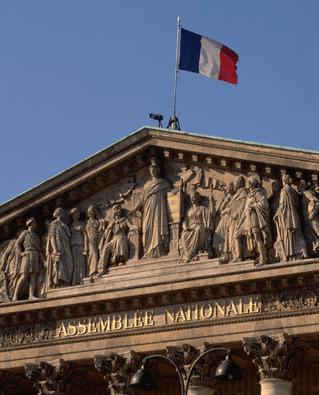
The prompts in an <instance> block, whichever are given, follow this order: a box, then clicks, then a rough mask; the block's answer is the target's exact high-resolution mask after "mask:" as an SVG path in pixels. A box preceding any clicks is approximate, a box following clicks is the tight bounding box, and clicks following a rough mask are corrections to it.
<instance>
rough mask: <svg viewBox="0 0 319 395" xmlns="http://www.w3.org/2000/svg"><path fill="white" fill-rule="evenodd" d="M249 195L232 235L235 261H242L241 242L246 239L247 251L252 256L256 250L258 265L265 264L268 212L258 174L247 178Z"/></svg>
mask: <svg viewBox="0 0 319 395" xmlns="http://www.w3.org/2000/svg"><path fill="white" fill-rule="evenodd" d="M248 187H249V193H248V195H247V196H246V202H245V207H244V210H243V212H242V215H241V217H240V220H239V221H238V223H237V228H236V231H235V233H234V243H235V249H236V258H235V259H236V260H237V261H241V260H243V255H242V245H241V241H242V239H243V238H245V239H246V242H247V248H248V251H249V252H250V253H251V254H252V255H254V250H255V247H257V250H258V261H257V263H258V264H259V265H263V264H265V263H267V259H268V258H267V246H268V247H269V246H270V242H271V231H270V211H269V203H268V199H267V193H266V190H265V189H264V188H263V187H262V183H261V179H260V177H259V175H258V174H252V175H250V176H249V177H248Z"/></svg>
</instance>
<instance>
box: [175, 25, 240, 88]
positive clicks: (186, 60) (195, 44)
mask: <svg viewBox="0 0 319 395" xmlns="http://www.w3.org/2000/svg"><path fill="white" fill-rule="evenodd" d="M237 61H238V55H237V54H236V52H234V51H232V50H231V49H229V48H228V47H226V46H225V45H223V44H221V43H219V42H217V41H215V40H212V39H210V38H207V37H203V36H200V35H199V34H196V33H193V32H190V31H188V30H185V29H183V28H182V29H181V45H180V57H179V69H180V70H186V71H192V72H193V73H199V74H201V75H204V76H205V77H209V78H213V79H215V80H221V81H226V82H230V83H231V84H237V81H238V77H237V74H236V70H237V67H236V63H237Z"/></svg>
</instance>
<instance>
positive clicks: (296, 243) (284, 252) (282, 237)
mask: <svg viewBox="0 0 319 395" xmlns="http://www.w3.org/2000/svg"><path fill="white" fill-rule="evenodd" d="M282 183H283V187H282V189H281V191H280V201H279V207H278V211H277V213H276V214H275V216H274V221H275V222H276V226H277V234H278V236H277V240H276V242H275V244H274V248H275V250H276V253H277V255H278V256H279V257H280V259H281V260H282V261H289V260H298V259H301V258H306V257H307V256H308V255H307V247H306V242H305V239H304V237H303V235H302V233H301V224H300V218H299V214H298V212H299V207H298V205H299V195H298V192H297V191H295V190H294V188H293V187H292V186H291V184H292V179H291V177H290V176H289V175H284V176H283V177H282Z"/></svg>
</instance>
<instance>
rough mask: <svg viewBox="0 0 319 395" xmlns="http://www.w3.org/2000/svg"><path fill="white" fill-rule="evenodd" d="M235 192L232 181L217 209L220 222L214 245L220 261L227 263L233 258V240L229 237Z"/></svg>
mask: <svg viewBox="0 0 319 395" xmlns="http://www.w3.org/2000/svg"><path fill="white" fill-rule="evenodd" d="M234 193H235V191H234V183H233V182H230V183H229V184H228V185H227V187H226V191H225V196H224V198H223V200H222V201H221V203H220V206H219V208H218V210H217V211H218V214H219V223H218V225H217V228H216V230H215V233H214V241H213V247H214V249H215V251H217V254H218V256H219V262H220V263H227V262H229V261H230V259H231V240H230V238H229V230H228V222H229V210H230V202H231V199H232V197H233V195H234Z"/></svg>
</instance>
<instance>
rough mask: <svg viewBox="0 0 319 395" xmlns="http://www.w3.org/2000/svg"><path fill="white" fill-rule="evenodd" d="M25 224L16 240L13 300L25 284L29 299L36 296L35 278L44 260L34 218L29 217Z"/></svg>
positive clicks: (16, 298) (15, 299)
mask: <svg viewBox="0 0 319 395" xmlns="http://www.w3.org/2000/svg"><path fill="white" fill-rule="evenodd" d="M26 225H27V227H28V229H27V230H25V231H23V232H22V233H21V235H20V236H19V238H18V240H17V242H16V249H17V253H18V254H19V256H20V259H18V261H17V267H16V272H17V274H18V277H17V282H16V285H15V290H14V294H13V297H12V301H13V302H15V301H17V300H18V298H19V297H20V295H21V292H22V291H23V287H24V286H25V285H27V288H28V294H29V299H34V298H35V297H36V294H35V291H36V280H37V276H38V275H39V274H40V271H41V266H42V265H43V260H44V259H43V255H42V250H41V241H40V237H39V236H38V235H37V234H36V233H35V230H36V228H37V222H36V220H35V218H29V219H28V220H27V221H26Z"/></svg>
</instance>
